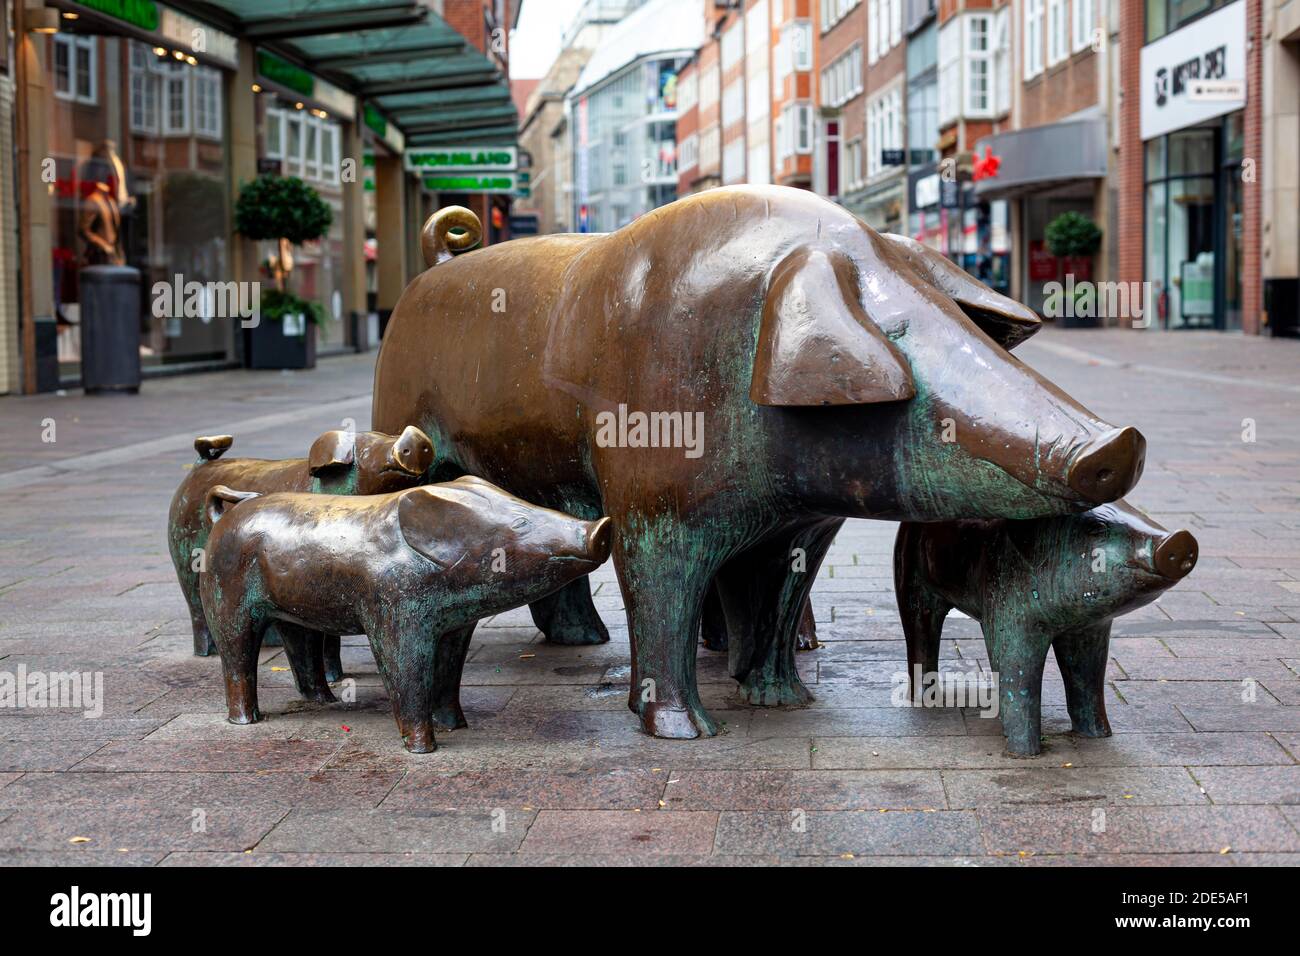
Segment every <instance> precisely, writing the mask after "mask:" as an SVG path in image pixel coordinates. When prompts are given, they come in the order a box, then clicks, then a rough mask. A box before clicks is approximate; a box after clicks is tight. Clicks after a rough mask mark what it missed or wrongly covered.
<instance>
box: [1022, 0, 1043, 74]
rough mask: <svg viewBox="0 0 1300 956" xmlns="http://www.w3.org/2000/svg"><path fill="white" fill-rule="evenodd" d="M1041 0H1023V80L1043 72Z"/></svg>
mask: <svg viewBox="0 0 1300 956" xmlns="http://www.w3.org/2000/svg"><path fill="white" fill-rule="evenodd" d="M1043 26H1044V17H1043V0H1025V79H1026V80H1032V79H1033V78H1034V77H1036V76H1038V75H1039V74H1040V73H1042V72H1043Z"/></svg>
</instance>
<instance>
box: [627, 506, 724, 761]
mask: <svg viewBox="0 0 1300 956" xmlns="http://www.w3.org/2000/svg"><path fill="white" fill-rule="evenodd" d="M612 510H613V509H611V511H612ZM615 521H619V519H618V518H615ZM625 521H626V519H624V522H625ZM639 524H640V527H639V528H638V532H637V533H635V534H628V533H623V530H622V529H623V528H625V527H626V523H623V524H620V526H619V529H620V532H619V533H618V534H616V535H615V536H614V542H615V543H614V567H615V570H617V572H618V580H619V584H620V585H621V586H622V588H623V594H624V595H625V596H626V602H627V622H628V634H629V637H630V640H631V643H632V679H631V688H630V690H629V693H628V707H630V708H631V709H632V711H633V712H635V713H636V714H638V715H639V716H640V718H641V728H642V730H644V731H645V732H646V733H647V734H650V735H651V736H654V737H666V738H670V739H677V740H688V739H691V738H694V737H699V736H701V735H703V736H706V737H712V736H714V735H715V734H716V733H717V732H718V728H717V724H715V723H714V721H713V718H712V717H710V716H709V714H708V712H707V711H706V710H705V709H704V705H703V704H702V703H701V702H700V693H699V688H698V687H697V686H696V682H695V653H696V648H697V646H698V644H699V634H700V615H701V610H702V607H703V604H704V595H705V593H706V592H707V590H708V587H709V581H710V580H711V579H712V578H713V575H714V572H715V571H716V570H717V566H718V563H719V562H720V561H721V560H722V555H720V554H719V549H718V542H717V537H718V536H717V534H716V532H704V531H701V530H698V529H694V528H687V527H684V526H682V525H681V524H680V521H679V519H677V518H676V517H674V516H671V515H667V516H660V517H658V518H657V519H649V520H645V519H643V520H642V521H641V522H639Z"/></svg>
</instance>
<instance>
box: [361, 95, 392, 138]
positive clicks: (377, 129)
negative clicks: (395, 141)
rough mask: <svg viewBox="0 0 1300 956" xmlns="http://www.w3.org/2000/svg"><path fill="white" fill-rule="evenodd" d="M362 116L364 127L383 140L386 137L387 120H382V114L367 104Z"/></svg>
mask: <svg viewBox="0 0 1300 956" xmlns="http://www.w3.org/2000/svg"><path fill="white" fill-rule="evenodd" d="M363 115H364V118H365V121H366V125H367V126H369V127H370V129H371V130H372V131H373V132H374V134H375V135H376V136H378V137H379V138H380V139H383V138H384V137H385V136H387V135H388V120H386V119H384V114H383V113H381V112H379V110H377V109H375V108H374V107H373V106H371V105H370V104H369V103H367V104H366V109H365V112H364V114H363Z"/></svg>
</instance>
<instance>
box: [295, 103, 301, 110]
mask: <svg viewBox="0 0 1300 956" xmlns="http://www.w3.org/2000/svg"><path fill="white" fill-rule="evenodd" d="M293 108H294V109H296V110H300V109H302V104H301V103H294V104H293Z"/></svg>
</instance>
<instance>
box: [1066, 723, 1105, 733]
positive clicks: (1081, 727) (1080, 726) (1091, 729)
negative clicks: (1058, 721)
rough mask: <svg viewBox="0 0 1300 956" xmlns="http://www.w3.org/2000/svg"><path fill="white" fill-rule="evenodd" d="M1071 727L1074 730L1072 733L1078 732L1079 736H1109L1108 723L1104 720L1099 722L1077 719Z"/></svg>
mask: <svg viewBox="0 0 1300 956" xmlns="http://www.w3.org/2000/svg"><path fill="white" fill-rule="evenodd" d="M1071 729H1072V730H1073V731H1074V733H1076V734H1078V735H1079V736H1080V737H1109V736H1110V724H1108V723H1106V722H1104V721H1103V722H1102V723H1099V724H1094V723H1082V722H1079V721H1075V722H1074V725H1073V727H1072V728H1071Z"/></svg>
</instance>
